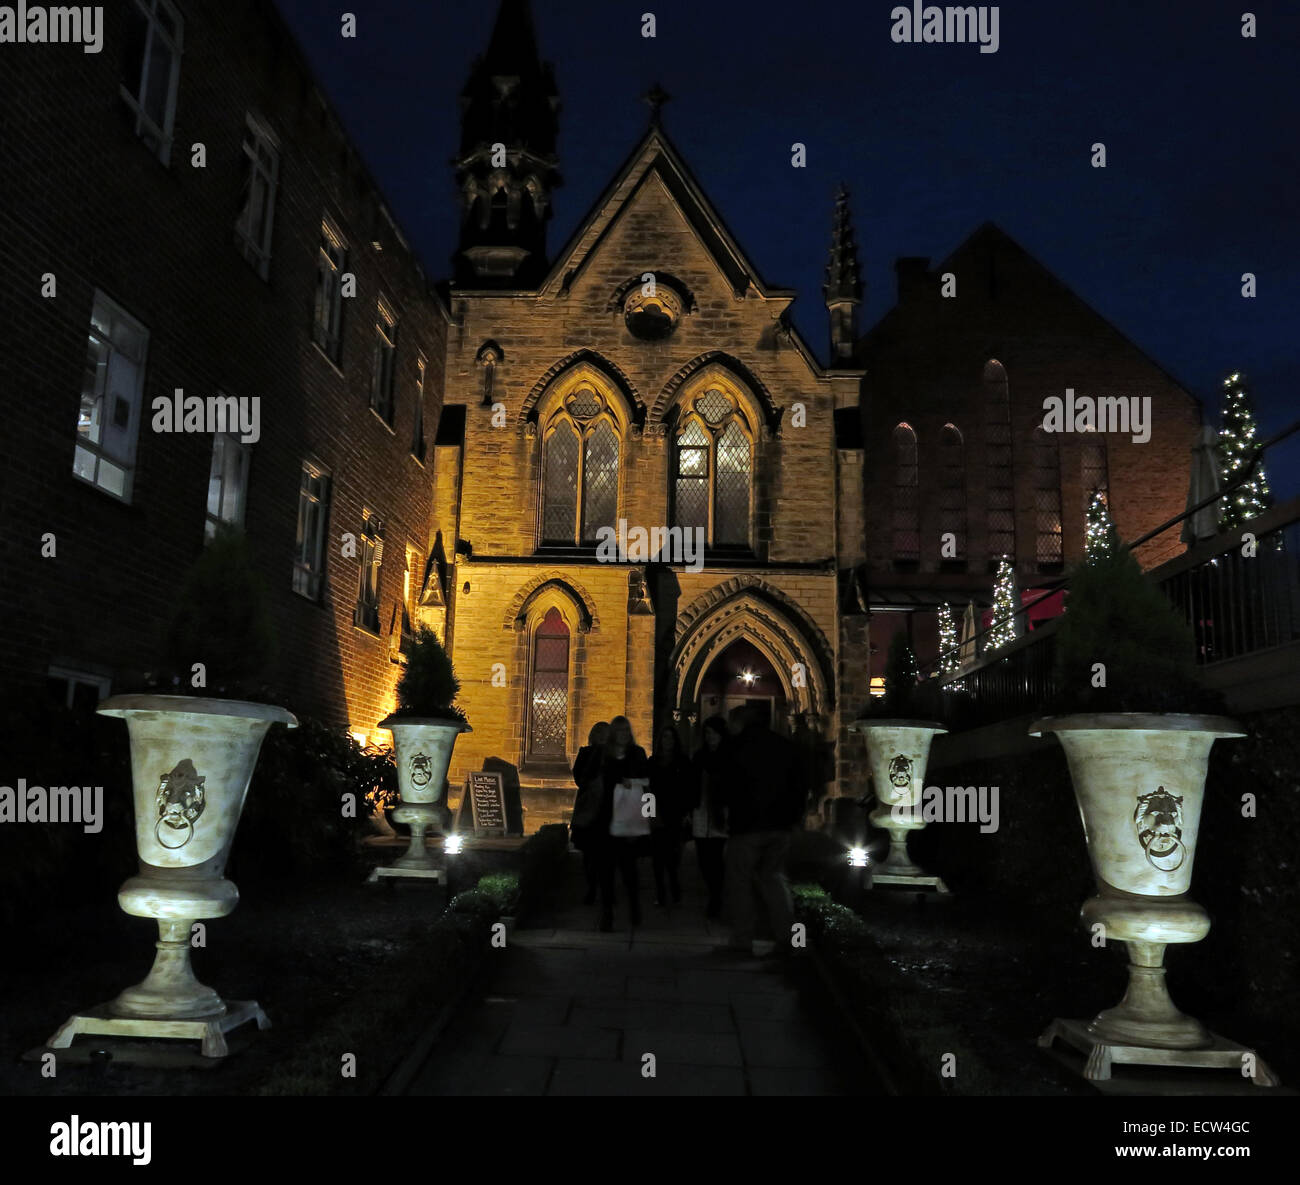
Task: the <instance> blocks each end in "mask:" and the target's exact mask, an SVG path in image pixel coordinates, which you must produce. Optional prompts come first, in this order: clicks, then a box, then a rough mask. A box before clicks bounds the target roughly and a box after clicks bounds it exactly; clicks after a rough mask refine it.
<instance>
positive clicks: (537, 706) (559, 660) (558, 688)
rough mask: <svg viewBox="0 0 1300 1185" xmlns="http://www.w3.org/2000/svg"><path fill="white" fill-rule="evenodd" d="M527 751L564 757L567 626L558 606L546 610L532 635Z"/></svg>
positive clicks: (567, 714)
mask: <svg viewBox="0 0 1300 1185" xmlns="http://www.w3.org/2000/svg"><path fill="white" fill-rule="evenodd" d="M530 698H531V711H530V713H529V730H528V751H529V753H530V754H531V755H533V756H536V757H559V758H563V757H564V756H565V745H566V742H567V740H568V725H569V627H568V626H567V625H566V624H565V623H564V618H563V617H561V616H560V611H559V610H558V609H549V610H547V613H546V616H545V617H544V618H543V619H542V621H541V623H540V624H539V625H538V627H537V632H536V633H535V634H534V635H533V679H532V690H531V697H530Z"/></svg>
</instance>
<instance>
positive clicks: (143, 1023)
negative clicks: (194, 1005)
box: [47, 1000, 271, 1057]
mask: <svg viewBox="0 0 1300 1185" xmlns="http://www.w3.org/2000/svg"><path fill="white" fill-rule="evenodd" d="M113 1007H114V1002H110V1003H108V1004H101V1005H100V1006H99V1007H98V1008H92V1009H90V1010H89V1011H88V1012H82V1013H78V1014H77V1015H76V1016H73V1017H70V1018H69V1019H68V1020H67V1021H65V1022H64V1023H63V1025H62V1026H61V1027H60V1028H59V1031H58V1032H57V1033H55V1034H54V1036H53V1037H51V1038H50V1039H49V1041H48V1043H47V1044H48V1046H49V1048H50V1049H67V1048H69V1047H70V1046H71V1045H72V1040H73V1038H74V1037H79V1036H83V1035H85V1036H93V1037H125V1038H137V1037H162V1038H170V1039H171V1040H173V1041H175V1040H191V1041H199V1042H200V1043H201V1044H200V1052H201V1053H202V1054H203V1056H204V1057H225V1056H226V1055H227V1054H228V1053H229V1052H230V1050H229V1048H228V1046H227V1045H226V1034H227V1033H229V1032H230V1031H231V1030H232V1029H237V1028H238V1027H239V1026H240V1025H242V1024H247V1023H248V1022H249V1021H250V1020H251V1021H256V1022H257V1027H258V1028H259V1029H269V1028H270V1027H271V1022H270V1021H269V1020H268V1019H267V1017H266V1013H265V1012H263V1011H262V1009H261V1008H260V1007H259V1005H258V1003H257V1001H256V1000H227V1001H225V1003H224V1005H223V1007H224V1009H225V1011H224V1012H222V1013H221V1014H220V1015H216V1016H207V1017H186V1018H167V1017H136V1016H118V1015H117V1014H116V1013H115V1012H114V1011H113Z"/></svg>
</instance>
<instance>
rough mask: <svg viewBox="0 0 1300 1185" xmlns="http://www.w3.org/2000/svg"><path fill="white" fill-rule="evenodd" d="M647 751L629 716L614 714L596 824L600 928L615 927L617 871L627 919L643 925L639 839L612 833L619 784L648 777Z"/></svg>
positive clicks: (602, 772) (637, 924) (601, 773)
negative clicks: (637, 858) (615, 798)
mask: <svg viewBox="0 0 1300 1185" xmlns="http://www.w3.org/2000/svg"><path fill="white" fill-rule="evenodd" d="M649 765H650V763H649V761H648V760H647V758H646V752H645V750H644V749H643V748H641V746H640V745H638V744H637V743H636V738H635V737H634V736H633V735H632V723H631V721H629V720H628V718H627V717H626V716H615V717H614V719H613V720H611V721H610V722H609V738H608V740H607V741H606V743H605V751H604V753H603V754H602V758H601V768H600V778H601V797H600V812H599V814H598V816H597V819H596V822H595V824H594V825H593V826H594V827H595V828H596V830H597V833H598V834H599V835H600V836H602V837H603V838H602V841H601V846H600V853H601V861H600V863H601V869H600V928H601V929H602V930H605V931H609V930H612V929H613V928H614V873H615V871H616V870H617V871H618V872H619V873H621V874H622V878H623V887H624V889H626V891H627V904H628V920H629V921H630V922H631V924H632V925H634V926H639V925H640V924H641V902H640V898H639V895H638V888H637V875H636V857H637V845H638V842H639V841H638V840H637V839H636V838H634V837H623V836H615V835H610V831H609V829H610V824H611V823H612V822H613V820H614V794H615V790H616V787H618V786H619V784H620V783H623V784H625V783H627V782H628V780H629V779H632V778H645V777H646V776H647V775H648V773H649Z"/></svg>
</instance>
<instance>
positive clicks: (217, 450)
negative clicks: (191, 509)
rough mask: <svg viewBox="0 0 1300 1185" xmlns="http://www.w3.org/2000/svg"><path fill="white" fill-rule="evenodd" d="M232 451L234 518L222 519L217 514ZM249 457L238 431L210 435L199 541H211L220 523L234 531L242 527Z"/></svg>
mask: <svg viewBox="0 0 1300 1185" xmlns="http://www.w3.org/2000/svg"><path fill="white" fill-rule="evenodd" d="M232 449H233V450H234V456H235V458H236V460H235V472H234V478H233V480H234V482H235V484H236V487H237V489H236V495H235V496H236V505H235V512H234V515H233V516H232V517H230V518H226V517H225V516H224V515H223V514H222V512H221V507H222V506H223V505H224V504H225V502H226V495H227V491H226V482H227V478H228V474H227V472H226V465H227V464H228V463H229V462H228V458H229V455H230V450H232ZM219 454H220V455H221V457H222V459H223V462H224V463H223V466H222V472H221V474H220V475H219V476H220V481H221V492H220V494H219V495H218V498H217V506H218V509H217V510H216V511H215V512H214V511H213V509H212V479H213V476H214V475H215V471H216V466H217V457H218V455H219ZM252 456H253V446H252V445H251V444H246V443H245V442H244V441H242V440H240V439H239V433H238V432H214V433H213V434H212V468H211V469H209V471H208V504H207V506H206V507H205V508H204V524H203V538H204V540H205V541H206V540H209V539H213V538H215V537H216V533H217V528H218V527H219V526H221V525H222V524H223V523H224V524H225V525H227V526H231V527H235V528H237V529H242V528H243V526H244V514H245V511H246V509H247V506H248V470H249V465H250V463H251V460H252Z"/></svg>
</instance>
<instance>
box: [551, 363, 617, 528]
mask: <svg viewBox="0 0 1300 1185" xmlns="http://www.w3.org/2000/svg"><path fill="white" fill-rule="evenodd" d="M619 451H620V444H619V431H618V424H617V421H616V420H615V418H614V415H613V412H612V411H611V410H610V406H609V402H608V400H607V399H606V398H605V396H604V395H603V394H601V393H599V392H596V391H594V390H591V389H588V388H583V389H580V390H578V391H575V392H574V393H573V394H572V395H570V396H569V397H568V398H567V399H566V400H565V401H564V403H563V405H562V406H561V407H560V408H559V410H557V411H556V412H555V414H554V415H553V416H552V417H551V419H550V422H549V423H548V425H547V427H546V433H545V436H544V437H543V440H542V542H543V543H544V544H546V543H549V544H568V545H574V544H580V543H594V542H596V539H597V533H598V532H599V531H600V529H601V527H614V526H616V525H617V523H618V463H619Z"/></svg>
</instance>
